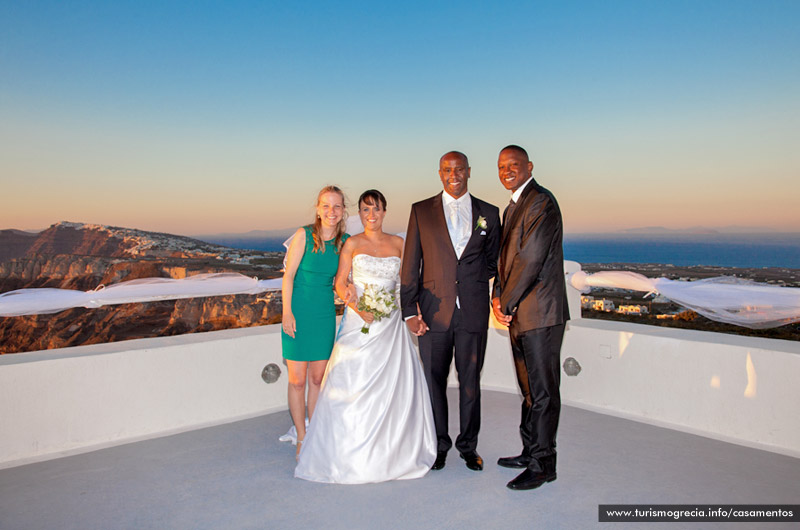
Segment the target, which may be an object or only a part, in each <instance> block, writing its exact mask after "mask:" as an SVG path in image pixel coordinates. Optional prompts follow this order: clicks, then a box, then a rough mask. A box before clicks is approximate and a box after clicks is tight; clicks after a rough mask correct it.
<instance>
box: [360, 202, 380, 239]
mask: <svg viewBox="0 0 800 530" xmlns="http://www.w3.org/2000/svg"><path fill="white" fill-rule="evenodd" d="M358 216H359V217H360V218H361V224H362V225H364V230H365V231H366V230H372V231H378V230H380V229H381V227H382V226H383V218H384V217H386V209H385V208H384V207H383V205H382V204H381V203H380V202H379V201H376V200H375V199H374V198H372V197H367V198H366V199H364V200H363V201H361V202H359V203H358Z"/></svg>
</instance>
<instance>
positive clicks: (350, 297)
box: [344, 283, 358, 304]
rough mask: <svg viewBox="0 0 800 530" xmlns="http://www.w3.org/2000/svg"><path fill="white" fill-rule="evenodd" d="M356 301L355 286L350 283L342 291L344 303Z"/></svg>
mask: <svg viewBox="0 0 800 530" xmlns="http://www.w3.org/2000/svg"><path fill="white" fill-rule="evenodd" d="M356 301H358V293H357V292H356V286H355V285H353V284H352V283H351V284H349V285H348V286H347V287H345V290H344V303H345V304H349V303H350V302H356Z"/></svg>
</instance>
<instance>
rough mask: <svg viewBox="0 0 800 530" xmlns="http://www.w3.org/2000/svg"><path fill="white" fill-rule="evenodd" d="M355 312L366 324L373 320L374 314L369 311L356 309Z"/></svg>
mask: <svg viewBox="0 0 800 530" xmlns="http://www.w3.org/2000/svg"><path fill="white" fill-rule="evenodd" d="M356 313H358V316H360V317H361V320H363V321H364V322H366V323H367V324H372V323H373V322H374V321H375V315H373V314H372V313H370V312H369V311H359V310H358V309H356Z"/></svg>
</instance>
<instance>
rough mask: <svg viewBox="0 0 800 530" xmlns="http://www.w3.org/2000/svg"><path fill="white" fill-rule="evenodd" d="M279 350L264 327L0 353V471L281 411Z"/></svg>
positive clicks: (274, 332) (276, 336) (276, 337)
mask: <svg viewBox="0 0 800 530" xmlns="http://www.w3.org/2000/svg"><path fill="white" fill-rule="evenodd" d="M280 346H281V339H280V326H279V325H272V326H263V327H258V328H246V329H233V330H225V331H216V332H211V333H198V334H192V335H182V336H177V337H159V338H153V339H139V340H130V341H124V342H116V343H109V344H97V345H92V346H79V347H74V348H63V349H60V350H52V351H42V352H31V353H20V354H14V355H3V356H0V467H9V466H11V465H18V464H23V463H27V462H32V461H36V460H42V459H45V458H52V457H57V456H62V455H66V454H73V453H77V452H83V451H87V450H92V449H96V448H100V447H104V446H109V445H115V444H120V443H126V442H131V441H135V440H141V439H146V438H151V437H154V436H161V435H166V434H172V433H177V432H181V431H186V430H190V429H196V428H199V427H203V426H208V425H215V424H220V423H226V422H230V421H236V420H238V419H244V418H248V417H253V416H259V415H263V414H267V413H270V412H275V411H278V410H283V409H285V408H286V388H287V377H286V367H285V366H284V365H283V363H282V358H281V347H280ZM270 363H274V364H276V365H278V366H279V367H280V370H281V372H282V375H281V377H280V378H279V379H278V381H277V382H275V383H272V384H267V383H265V382H264V380H263V379H262V378H261V372H262V370H263V368H264V367H265V366H266V365H268V364H270Z"/></svg>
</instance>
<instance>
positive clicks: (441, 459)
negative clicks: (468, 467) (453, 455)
mask: <svg viewBox="0 0 800 530" xmlns="http://www.w3.org/2000/svg"><path fill="white" fill-rule="evenodd" d="M446 460H447V451H439V452H438V453H436V461H435V462H434V463H433V465H432V466H431V469H434V470H437V469H442V468H443V467H444V463H445V461H446Z"/></svg>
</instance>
